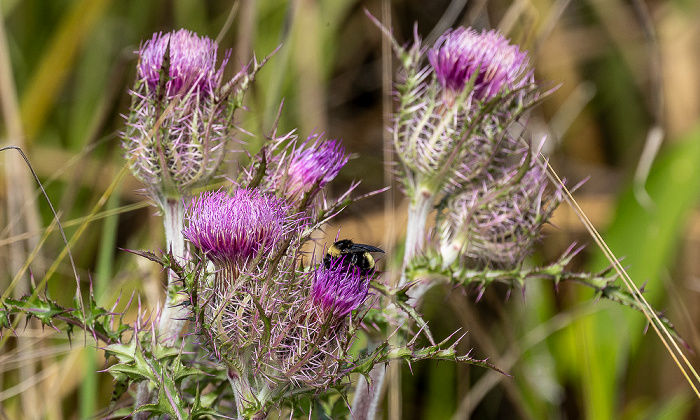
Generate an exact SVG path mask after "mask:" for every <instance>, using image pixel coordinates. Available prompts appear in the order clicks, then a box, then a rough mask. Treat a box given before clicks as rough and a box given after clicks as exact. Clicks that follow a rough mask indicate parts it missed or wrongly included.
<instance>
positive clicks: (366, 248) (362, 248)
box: [350, 244, 384, 254]
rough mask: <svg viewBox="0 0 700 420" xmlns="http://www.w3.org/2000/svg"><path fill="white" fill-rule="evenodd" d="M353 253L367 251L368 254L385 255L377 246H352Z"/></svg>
mask: <svg viewBox="0 0 700 420" xmlns="http://www.w3.org/2000/svg"><path fill="white" fill-rule="evenodd" d="M350 250H352V251H367V252H381V253H382V254H383V253H384V250H383V249H381V248H377V247H376V246H372V245H366V244H352V248H350Z"/></svg>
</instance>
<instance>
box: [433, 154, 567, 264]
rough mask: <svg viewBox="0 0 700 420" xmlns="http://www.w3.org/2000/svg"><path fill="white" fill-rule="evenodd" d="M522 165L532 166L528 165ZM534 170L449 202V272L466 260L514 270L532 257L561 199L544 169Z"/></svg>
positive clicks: (445, 251)
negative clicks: (544, 226)
mask: <svg viewBox="0 0 700 420" xmlns="http://www.w3.org/2000/svg"><path fill="white" fill-rule="evenodd" d="M521 163H523V164H527V162H526V159H524V161H522V162H521ZM530 165H531V166H530V167H529V168H528V169H527V170H526V171H525V172H524V173H521V171H519V170H518V168H517V167H511V172H510V173H506V172H505V171H504V172H502V173H501V174H500V175H502V176H503V177H502V178H500V179H488V178H484V179H482V181H481V183H480V184H475V185H473V187H472V188H470V189H467V190H465V191H463V192H462V193H460V194H457V195H455V196H454V197H452V198H451V199H450V201H449V203H448V205H447V207H448V212H447V214H446V217H445V219H444V220H443V221H442V222H441V224H440V230H441V237H440V242H441V243H440V251H441V253H442V257H443V263H444V265H445V266H448V265H450V264H452V262H453V261H454V260H455V259H457V258H458V257H459V256H461V257H466V258H468V259H471V260H472V261H475V262H477V264H479V265H481V264H487V265H496V266H501V267H509V268H510V267H516V266H518V265H519V264H521V263H522V262H523V260H524V259H525V258H526V257H527V256H529V255H530V254H531V253H532V250H533V246H534V244H535V243H536V242H537V241H538V240H539V239H540V233H541V229H542V226H543V225H544V224H545V223H546V222H547V221H548V220H549V218H550V217H551V214H552V212H553V211H554V209H555V208H556V206H557V205H558V204H559V202H560V201H561V195H560V192H559V190H556V191H554V192H552V191H549V190H548V189H547V186H548V179H547V173H546V168H545V166H544V165H543V164H542V163H539V162H535V163H532V164H530Z"/></svg>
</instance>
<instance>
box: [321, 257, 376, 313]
mask: <svg viewBox="0 0 700 420" xmlns="http://www.w3.org/2000/svg"><path fill="white" fill-rule="evenodd" d="M368 288H369V279H368V277H367V276H365V275H362V273H361V272H360V270H359V269H357V270H352V269H348V266H347V265H344V264H342V260H338V261H337V262H336V263H335V264H333V265H331V266H330V267H328V268H326V267H325V266H324V265H323V264H321V265H320V266H319V267H318V268H317V269H316V271H315V273H314V278H313V283H312V285H311V300H312V302H313V304H314V305H316V306H317V307H318V308H320V309H321V310H322V312H323V313H326V314H331V315H332V317H333V318H334V319H335V320H341V319H343V318H344V317H345V316H347V315H348V314H349V313H350V312H352V311H354V310H355V309H357V308H359V307H360V305H362V303H364V301H365V299H367V294H368Z"/></svg>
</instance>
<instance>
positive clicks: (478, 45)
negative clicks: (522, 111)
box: [428, 27, 528, 100]
mask: <svg viewBox="0 0 700 420" xmlns="http://www.w3.org/2000/svg"><path fill="white" fill-rule="evenodd" d="M428 60H429V61H430V64H431V65H432V67H433V69H434V70H435V75H436V77H437V79H438V81H439V83H440V84H441V85H442V87H443V88H444V89H446V90H448V91H449V92H451V94H452V95H454V94H459V93H460V92H461V91H462V90H463V89H464V87H465V86H466V84H467V82H468V81H469V80H470V79H471V78H472V77H474V95H475V97H476V98H477V99H480V100H489V99H491V98H492V97H493V96H495V95H497V94H498V93H499V92H500V91H501V89H502V88H504V87H505V88H506V89H509V90H510V89H514V88H517V87H519V86H520V84H521V83H523V82H522V81H523V80H524V79H527V77H525V76H523V74H524V72H525V69H526V67H527V63H528V57H527V52H524V51H523V52H521V51H520V49H519V48H518V47H517V46H515V45H510V44H509V43H508V40H506V39H505V38H504V37H503V35H501V34H500V33H498V32H497V31H495V30H491V31H488V32H486V31H482V32H481V33H477V32H476V31H475V30H473V29H471V28H469V29H465V28H462V27H460V28H457V29H455V30H448V31H447V32H445V33H444V34H443V35H442V36H441V37H440V38H438V40H437V42H436V43H435V46H433V48H432V49H431V50H430V51H428ZM477 72H478V73H477ZM475 73H477V74H476V75H475Z"/></svg>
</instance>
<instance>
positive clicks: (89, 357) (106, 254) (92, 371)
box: [80, 190, 119, 419]
mask: <svg viewBox="0 0 700 420" xmlns="http://www.w3.org/2000/svg"><path fill="white" fill-rule="evenodd" d="M117 207H119V191H118V190H115V191H114V192H113V193H112V195H111V196H110V197H109V199H108V200H107V204H106V210H107V211H110V210H113V209H116V208H117ZM117 221H118V215H113V216H111V217H107V218H105V220H104V222H103V223H102V235H101V236H100V249H99V251H98V256H97V270H96V271H97V272H96V273H95V279H94V282H93V293H94V294H95V300H96V301H97V302H98V303H100V302H101V300H102V299H101V298H102V296H103V295H104V293H105V292H106V290H107V284H108V282H109V279H110V278H112V273H113V271H114V247H115V244H116V243H117ZM98 390H99V387H98V376H97V354H96V353H95V352H93V351H89V352H86V353H85V376H84V377H83V383H82V385H81V386H80V418H81V419H87V418H92V417H93V416H94V415H95V413H96V412H97V400H98V397H99V395H98Z"/></svg>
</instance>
